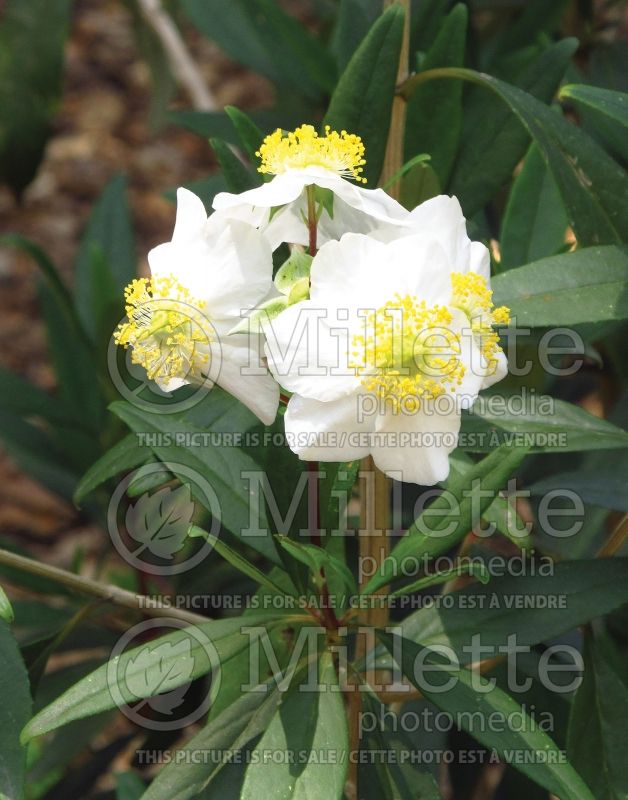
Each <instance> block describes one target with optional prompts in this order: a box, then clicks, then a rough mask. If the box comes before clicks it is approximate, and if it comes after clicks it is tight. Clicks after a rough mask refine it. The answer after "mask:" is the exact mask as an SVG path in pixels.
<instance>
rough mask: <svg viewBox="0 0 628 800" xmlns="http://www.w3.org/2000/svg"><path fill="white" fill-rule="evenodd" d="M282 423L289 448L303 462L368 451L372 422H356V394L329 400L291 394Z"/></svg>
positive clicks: (356, 455)
mask: <svg viewBox="0 0 628 800" xmlns="http://www.w3.org/2000/svg"><path fill="white" fill-rule="evenodd" d="M285 426H286V437H287V440H288V445H289V447H290V449H291V450H292V451H293V452H295V453H296V454H297V455H298V456H299V458H301V459H303V460H305V461H352V460H353V459H355V458H364V457H365V456H367V455H368V454H369V447H368V439H369V434H370V433H371V431H372V429H373V422H372V419H371V418H368V419H367V420H366V421H364V422H361V423H360V422H358V397H357V395H350V396H349V397H343V398H341V399H340V400H333V401H330V402H329V403H321V402H319V401H317V400H311V399H308V398H305V397H300V396H299V395H294V396H293V397H291V398H290V402H289V403H288V408H287V409H286V414H285Z"/></svg>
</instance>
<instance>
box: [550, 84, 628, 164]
mask: <svg viewBox="0 0 628 800" xmlns="http://www.w3.org/2000/svg"><path fill="white" fill-rule="evenodd" d="M560 96H561V98H565V97H567V98H569V100H571V101H572V102H573V103H575V105H576V107H577V108H578V109H579V110H581V111H583V112H584V116H585V120H586V121H587V122H589V123H590V124H591V125H592V126H593V128H594V130H595V132H596V133H600V135H601V136H602V139H604V140H605V141H607V142H608V143H609V145H610V146H611V148H612V149H613V150H614V151H615V152H617V153H618V154H619V155H620V156H621V157H622V158H624V159H628V146H627V145H626V133H627V132H628V94H625V93H624V92H614V91H611V90H610V89H600V88H599V87H598V86H580V85H574V84H570V85H569V86H563V88H562V89H561V90H560Z"/></svg>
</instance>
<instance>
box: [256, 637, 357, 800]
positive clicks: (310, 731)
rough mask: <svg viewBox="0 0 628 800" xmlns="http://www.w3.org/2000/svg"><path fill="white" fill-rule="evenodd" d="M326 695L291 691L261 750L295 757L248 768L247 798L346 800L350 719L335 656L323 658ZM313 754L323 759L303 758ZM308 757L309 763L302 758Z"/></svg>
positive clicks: (322, 676) (322, 666)
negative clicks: (336, 669)
mask: <svg viewBox="0 0 628 800" xmlns="http://www.w3.org/2000/svg"><path fill="white" fill-rule="evenodd" d="M320 682H321V689H320V691H315V690H310V691H302V692H300V691H298V689H295V690H294V691H292V692H290V694H288V696H287V697H285V698H284V701H283V703H282V705H281V708H280V710H279V712H278V713H276V714H275V716H274V717H273V719H272V721H271V723H270V725H269V726H268V728H267V730H266V732H265V733H264V735H263V736H262V738H261V740H260V742H259V744H258V745H257V748H256V750H257V751H259V752H260V754H263V753H264V752H280V753H286V754H292V759H293V760H295V761H296V763H294V764H291V763H289V762H288V759H285V760H284V759H281V761H277V762H272V763H270V764H268V763H266V764H265V763H264V761H263V759H261V758H260V759H254V760H253V763H252V764H251V765H250V766H249V767H248V769H247V771H246V776H245V778H244V785H243V787H242V793H241V795H240V798H241V800H257V799H258V798H259V797H260V796H261V797H268V798H271V797H281V798H283V799H284V800H299V799H300V798H308V800H341V799H342V797H343V789H344V784H345V775H346V771H347V764H348V747H349V744H348V733H347V717H346V713H345V708H344V702H343V700H342V693H341V692H340V691H339V687H338V679H337V677H336V672H335V667H334V664H333V660H332V655H331V653H330V652H329V651H328V650H325V651H324V652H323V655H322V657H321V676H320ZM308 752H311V753H313V754H316V755H317V758H312V759H310V760H309V763H308V759H303V756H302V755H300V754H306V753H308ZM302 759H303V760H302Z"/></svg>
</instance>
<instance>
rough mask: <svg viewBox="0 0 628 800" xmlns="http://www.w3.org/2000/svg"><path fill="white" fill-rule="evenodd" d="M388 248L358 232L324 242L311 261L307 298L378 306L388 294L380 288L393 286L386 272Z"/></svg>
mask: <svg viewBox="0 0 628 800" xmlns="http://www.w3.org/2000/svg"><path fill="white" fill-rule="evenodd" d="M387 261H388V249H387V247H386V246H385V245H384V244H382V243H381V242H378V241H376V240H375V239H371V238H370V237H369V236H364V235H362V234H356V233H347V234H345V235H344V236H343V237H342V239H341V240H340V241H338V242H328V243H327V244H325V245H323V247H322V248H321V249H320V250H319V252H318V253H317V255H316V257H315V259H314V261H313V262H312V269H311V272H310V278H311V281H312V286H311V290H310V299H311V301H312V303H314V304H316V303H318V304H320V305H321V306H322V307H328V306H335V307H341V306H343V305H344V306H345V307H347V308H362V309H368V308H378V307H379V306H380V305H381V304H382V303H384V302H385V301H386V299H388V297H383V296H382V291H385V287H386V286H388V285H390V296H392V295H394V292H395V288H396V287H395V286H394V284H392V281H391V276H390V274H389V273H388V272H387V266H388V264H387Z"/></svg>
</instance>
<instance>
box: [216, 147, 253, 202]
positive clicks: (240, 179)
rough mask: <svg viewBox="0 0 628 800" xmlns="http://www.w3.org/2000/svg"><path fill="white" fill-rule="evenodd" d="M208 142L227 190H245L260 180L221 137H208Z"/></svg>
mask: <svg viewBox="0 0 628 800" xmlns="http://www.w3.org/2000/svg"><path fill="white" fill-rule="evenodd" d="M209 143H210V144H211V146H212V147H213V148H214V151H215V153H216V157H217V158H218V163H219V164H220V167H221V169H222V174H223V175H224V176H225V181H226V182H227V188H228V189H229V191H231V192H245V191H246V190H247V189H252V188H253V187H254V186H257V185H259V184H260V183H261V182H262V179H261V176H260V175H259V174H258V173H255V172H253V171H252V169H249V167H247V166H245V165H244V164H243V163H242V161H240V159H239V158H238V156H237V155H236V154H235V153H234V152H233V150H232V149H231V148H230V147H229V145H228V144H227V143H226V142H223V141H222V139H210V140H209Z"/></svg>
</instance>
